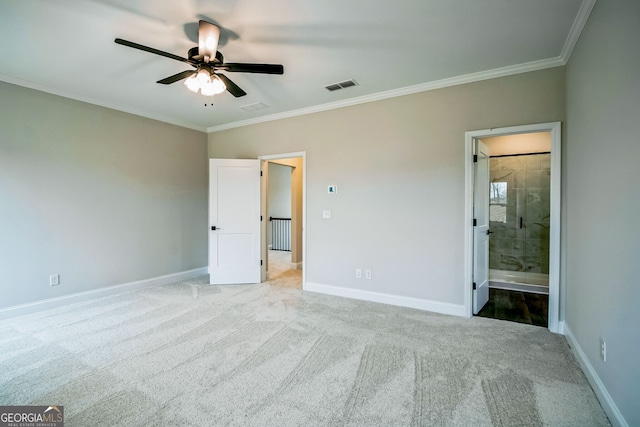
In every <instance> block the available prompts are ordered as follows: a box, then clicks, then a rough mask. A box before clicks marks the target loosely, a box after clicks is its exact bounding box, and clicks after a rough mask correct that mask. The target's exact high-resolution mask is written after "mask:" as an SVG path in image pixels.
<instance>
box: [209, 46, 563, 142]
mask: <svg viewBox="0 0 640 427" xmlns="http://www.w3.org/2000/svg"><path fill="white" fill-rule="evenodd" d="M565 64H566V62H564V61H563V60H562V59H561V58H560V57H557V58H550V59H542V60H539V61H531V62H527V63H524V64H518V65H510V66H507V67H501V68H496V69H493V70H488V71H480V72H477V73H471V74H465V75H462V76H456V77H450V78H447V79H442V80H436V81H432V82H427V83H421V84H417V85H413V86H407V87H403V88H399V89H392V90H387V91H384V92H378V93H374V94H371V95H365V96H359V97H357V98H350V99H345V100H342V101H337V102H329V103H327V104H321V105H314V106H312V107H307V108H300V109H297V110H291V111H284V112H282V113H276V114H270V115H268V116H262V117H256V118H253V119H248V120H241V121H238V122H232V123H225V124H222V125H218V126H212V127H210V128H207V132H208V133H212V132H219V131H223V130H228V129H233V128H239V127H243V126H249V125H255V124H258V123H264V122H271V121H274V120H281V119H287V118H290V117H297V116H303V115H306V114H313V113H319V112H321V111H328V110H335V109H336V108H342V107H350V106H352V105H358V104H364V103H367V102H374V101H381V100H383V99H389V98H396V97H398V96H405V95H412V94H414V93H419V92H427V91H430V90H436V89H442V88H445V87H450V86H458V85H462V84H467V83H474V82H479V81H482V80H490V79H495V78H498V77H505V76H511V75H514V74H521V73H528V72H530V71H538V70H544V69H547V68H554V67H561V66H563V65H565Z"/></svg>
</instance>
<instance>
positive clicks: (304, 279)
mask: <svg viewBox="0 0 640 427" xmlns="http://www.w3.org/2000/svg"><path fill="white" fill-rule="evenodd" d="M293 157H297V158H302V290H303V291H304V290H306V284H307V152H306V151H297V152H294V153H282V154H272V155H266V156H259V157H258V160H260V161H263V162H264V161H269V160H282V159H290V158H293ZM262 187H263V186H262ZM265 200H266V194H264V195H261V196H260V203H261V205H260V210H261V212H264V208H265V205H264V202H265ZM292 208H293V207H292ZM265 220H266V218H265ZM266 223H267V221H263V222H262V227H263V231H262V232H261V235H262V236H265V239H264V241H263V242H262V243H261V245H262V248H264V247H266V245H267V240H266V227H267V225H266Z"/></svg>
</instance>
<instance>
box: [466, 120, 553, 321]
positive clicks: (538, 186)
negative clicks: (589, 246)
mask: <svg viewBox="0 0 640 427" xmlns="http://www.w3.org/2000/svg"><path fill="white" fill-rule="evenodd" d="M466 136H467V145H468V146H467V151H471V152H473V148H474V147H475V146H477V145H478V143H479V142H480V143H482V144H483V146H486V147H487V150H488V153H489V177H488V178H489V183H488V191H489V195H488V197H487V200H488V204H489V206H488V209H489V222H488V224H489V227H488V228H489V229H488V230H487V231H486V233H487V235H488V236H489V239H488V240H489V245H488V246H489V256H488V262H487V263H488V269H489V301H488V303H487V304H486V305H485V306H484V307H483V308H482V310H481V309H480V308H481V307H477V312H478V315H480V316H484V317H495V318H501V319H505V320H514V321H519V322H522V323H530V324H534V325H539V326H548V327H549V329H550V330H551V331H552V332H558V326H559V325H558V316H559V309H558V307H559V300H558V298H559V271H558V261H559V243H560V242H559V225H560V212H559V207H560V124H559V123H549V124H541V125H529V126H516V127H512V128H502V129H491V130H487V131H474V132H467V135H466ZM471 157H472V156H471ZM469 163H471V165H469V164H468V165H467V166H468V168H467V173H468V175H467V178H468V180H467V195H468V196H469V198H470V199H471V200H470V201H469V200H468V201H467V208H468V211H467V213H468V215H470V216H471V220H470V222H472V220H473V219H474V218H475V217H474V212H473V200H474V196H473V191H470V190H473V189H474V188H475V186H476V185H477V184H478V183H476V182H474V181H477V179H478V178H475V179H474V176H473V174H469V172H470V170H469V169H471V172H473V171H474V169H473V168H474V163H473V160H471V162H469ZM476 209H477V207H476ZM469 210H470V211H471V212H469ZM468 228H469V229H471V230H467V237H468V238H469V239H470V241H471V242H470V244H469V243H468V248H472V247H473V241H474V240H473V239H474V237H473V233H472V231H475V227H474V226H473V225H472V226H471V227H468ZM471 252H472V253H471V256H469V257H468V258H470V260H469V261H470V264H471V265H470V266H467V272H468V273H469V276H468V277H470V281H471V282H472V283H473V282H474V277H473V275H474V271H481V269H480V270H477V269H475V270H474V267H476V266H474V265H473V263H474V262H476V263H477V262H478V260H477V259H476V258H475V257H474V252H473V249H471ZM475 292H476V291H475V290H473V289H472V293H471V296H470V297H469V298H468V299H467V300H468V301H471V300H472V299H473V296H475ZM470 311H471V309H470ZM470 314H471V313H470Z"/></svg>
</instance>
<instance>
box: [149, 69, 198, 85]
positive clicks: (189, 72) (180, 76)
mask: <svg viewBox="0 0 640 427" xmlns="http://www.w3.org/2000/svg"><path fill="white" fill-rule="evenodd" d="M195 72H196V70H187V71H183V72H181V73H178V74H174V75H173V76H169V77H165V78H164V79H162V80H158V81H157V82H156V83H160V84H163V85H170V84H171V83H175V82H177V81H179V80H182V79H184V78H187V77H189V76H191V75H193V74H194V73H195Z"/></svg>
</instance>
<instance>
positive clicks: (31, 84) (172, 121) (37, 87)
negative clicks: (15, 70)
mask: <svg viewBox="0 0 640 427" xmlns="http://www.w3.org/2000/svg"><path fill="white" fill-rule="evenodd" d="M0 81H3V82H6V83H11V84H14V85H17V86H22V87H26V88H28V89H34V90H38V91H40V92H45V93H49V94H51V95H57V96H61V97H63V98H69V99H73V100H75V101H80V102H86V103H87V104H92V105H97V106H99V107H105V108H109V109H111V110H116V111H120V112H123V113H129V114H133V115H135V116H140V117H144V118H147V119H152V120H157V121H159V122H163V123H168V124H171V125H176V126H180V127H184V128H188V129H193V130H197V131H199V132H207V129H206V128H203V127H201V126H196V125H194V124H193V123H189V122H185V121H181V120H176V119H175V118H172V117H167V116H162V115H159V114H149V113H148V112H146V111H142V110H136V109H134V108H129V107H126V106H122V105H118V104H111V103H108V102H103V101H99V100H97V99H94V98H89V97H86V96H82V95H77V94H74V93H70V92H66V91H64V90H61V89H58V88H53V87H49V86H45V85H42V84H40V83H35V82H32V81H29V80H24V79H20V78H18V77H14V76H10V75H8V74H2V73H0Z"/></svg>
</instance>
